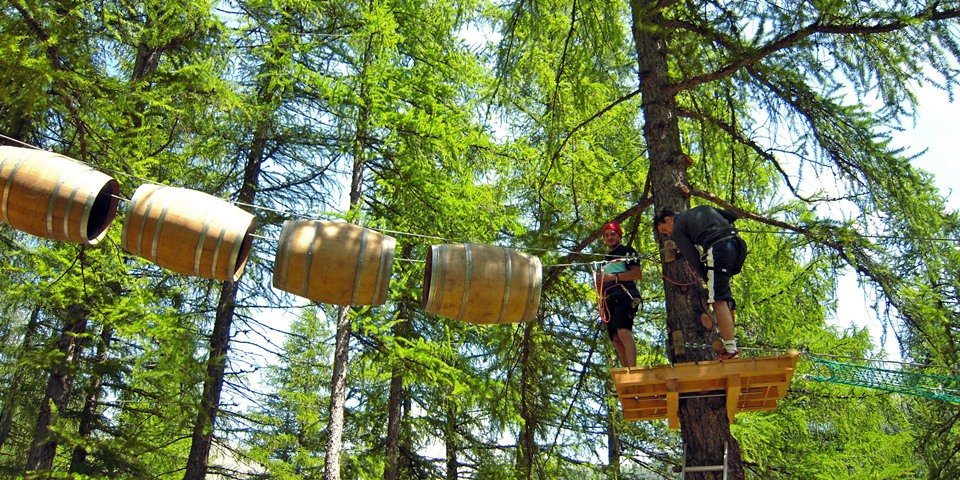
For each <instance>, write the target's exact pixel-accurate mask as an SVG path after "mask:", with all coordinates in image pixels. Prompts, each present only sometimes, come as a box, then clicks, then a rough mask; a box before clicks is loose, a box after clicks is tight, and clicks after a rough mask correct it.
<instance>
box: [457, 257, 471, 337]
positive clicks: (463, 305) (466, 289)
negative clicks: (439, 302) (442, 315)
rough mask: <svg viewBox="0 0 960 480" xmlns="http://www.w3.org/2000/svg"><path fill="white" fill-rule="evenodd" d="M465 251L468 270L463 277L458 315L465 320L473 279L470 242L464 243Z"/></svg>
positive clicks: (458, 318)
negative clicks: (461, 297)
mask: <svg viewBox="0 0 960 480" xmlns="http://www.w3.org/2000/svg"><path fill="white" fill-rule="evenodd" d="M463 253H464V263H465V265H464V266H465V267H466V268H465V270H466V272H465V276H464V279H463V299H462V300H461V302H460V313H459V314H458V315H457V320H463V316H464V315H465V314H466V313H467V305H468V304H469V303H470V282H471V280H473V278H472V277H473V250H472V249H471V248H470V244H469V243H465V244H464V245H463Z"/></svg>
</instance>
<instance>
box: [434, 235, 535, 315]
mask: <svg viewBox="0 0 960 480" xmlns="http://www.w3.org/2000/svg"><path fill="white" fill-rule="evenodd" d="M542 286H543V284H542V272H541V268H540V259H539V258H538V257H536V256H533V255H529V254H526V253H523V252H519V251H517V250H512V249H509V248H504V247H499V246H495V245H478V244H454V245H451V244H447V245H433V246H431V247H430V255H429V256H428V257H427V267H426V273H425V279H424V282H423V306H424V309H425V310H426V311H427V312H430V313H435V314H437V315H442V316H444V317H447V318H450V319H453V320H461V321H465V322H470V323H480V324H487V323H515V322H525V321H527V320H532V319H533V318H534V317H535V316H536V315H537V310H538V309H539V308H540V289H541V288H542Z"/></svg>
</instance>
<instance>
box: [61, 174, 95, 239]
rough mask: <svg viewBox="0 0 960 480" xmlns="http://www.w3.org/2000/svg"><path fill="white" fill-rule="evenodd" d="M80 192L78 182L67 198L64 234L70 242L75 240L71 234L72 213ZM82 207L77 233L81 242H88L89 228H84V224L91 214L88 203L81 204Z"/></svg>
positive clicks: (64, 214)
mask: <svg viewBox="0 0 960 480" xmlns="http://www.w3.org/2000/svg"><path fill="white" fill-rule="evenodd" d="M78 193H80V184H79V183H78V184H77V185H74V187H73V191H71V192H70V197H69V198H67V204H66V205H65V208H64V213H63V235H64V237H66V238H65V240H66V241H68V242H70V241H74V240H72V239H71V235H70V215H71V214H72V213H73V209H74V207H75V206H76V201H77V194H78ZM93 198H94V199H95V198H96V197H93ZM87 200H88V201H89V198H88V199H87ZM80 208H81V210H80V223H79V224H78V225H77V235H79V240H78V241H80V242H86V241H87V240H89V239H88V238H87V230H86V229H85V228H83V227H84V225H86V224H87V218H88V217H89V215H87V212H88V209H87V205H86V203H85V204H84V205H81V206H80ZM51 235H53V234H52V233H51Z"/></svg>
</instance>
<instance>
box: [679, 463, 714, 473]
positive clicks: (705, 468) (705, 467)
mask: <svg viewBox="0 0 960 480" xmlns="http://www.w3.org/2000/svg"><path fill="white" fill-rule="evenodd" d="M683 470H684V471H687V472H691V473H697V472H721V471H723V465H703V466H700V467H684V468H683Z"/></svg>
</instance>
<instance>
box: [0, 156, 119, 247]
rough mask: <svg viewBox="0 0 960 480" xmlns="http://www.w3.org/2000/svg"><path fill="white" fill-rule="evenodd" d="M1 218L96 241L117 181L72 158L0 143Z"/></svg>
mask: <svg viewBox="0 0 960 480" xmlns="http://www.w3.org/2000/svg"><path fill="white" fill-rule="evenodd" d="M0 186H2V188H3V195H2V198H0V218H2V220H3V222H4V223H7V224H9V225H10V226H12V227H14V228H16V229H18V230H22V231H24V232H27V233H29V234H31V235H36V236H38V237H43V238H48V239H50V240H59V241H65V242H72V243H80V244H86V245H94V244H96V243H97V242H99V241H100V240H101V239H102V238H103V237H104V236H105V235H106V234H107V229H108V228H109V227H110V223H111V222H113V217H114V216H115V215H116V214H117V195H119V193H120V185H119V184H118V183H117V181H116V180H114V179H113V178H112V177H110V176H109V175H106V174H104V173H101V172H98V171H96V170H94V169H92V168H90V167H89V166H87V165H84V164H82V163H80V162H78V161H76V160H73V159H71V158H67V157H65V156H63V155H59V154H56V153H52V152H47V151H43V150H35V149H31V148H18V147H0Z"/></svg>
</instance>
